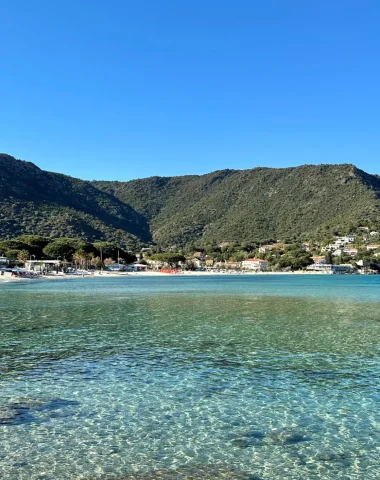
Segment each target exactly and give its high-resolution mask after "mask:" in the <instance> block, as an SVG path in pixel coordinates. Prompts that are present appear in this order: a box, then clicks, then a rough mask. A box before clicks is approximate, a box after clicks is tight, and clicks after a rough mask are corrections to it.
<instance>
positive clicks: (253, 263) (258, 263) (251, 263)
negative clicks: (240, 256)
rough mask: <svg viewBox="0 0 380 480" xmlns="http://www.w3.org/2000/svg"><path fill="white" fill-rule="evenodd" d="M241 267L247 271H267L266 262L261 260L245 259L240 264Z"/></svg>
mask: <svg viewBox="0 0 380 480" xmlns="http://www.w3.org/2000/svg"><path fill="white" fill-rule="evenodd" d="M241 267H242V268H246V269H248V270H257V271H260V272H263V271H265V270H267V269H268V262H267V261H266V260H262V259H261V258H247V260H243V261H242V262H241Z"/></svg>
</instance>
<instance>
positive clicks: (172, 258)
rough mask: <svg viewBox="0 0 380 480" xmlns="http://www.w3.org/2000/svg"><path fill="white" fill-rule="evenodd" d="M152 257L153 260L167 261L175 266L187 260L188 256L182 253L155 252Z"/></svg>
mask: <svg viewBox="0 0 380 480" xmlns="http://www.w3.org/2000/svg"><path fill="white" fill-rule="evenodd" d="M150 258H151V260H157V261H159V262H165V263H168V264H169V265H172V266H175V265H177V264H178V263H179V262H184V261H185V260H186V257H185V256H184V255H182V254H180V253H155V254H153V255H152V256H151V257H150Z"/></svg>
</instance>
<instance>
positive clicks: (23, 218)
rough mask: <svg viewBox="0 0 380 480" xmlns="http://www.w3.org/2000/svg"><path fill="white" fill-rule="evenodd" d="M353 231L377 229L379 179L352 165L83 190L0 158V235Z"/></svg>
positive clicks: (248, 236) (176, 237)
mask: <svg viewBox="0 0 380 480" xmlns="http://www.w3.org/2000/svg"><path fill="white" fill-rule="evenodd" d="M360 224H368V225H369V226H371V227H372V228H377V229H380V177H379V176H377V175H369V174H367V173H365V172H363V171H361V170H359V169H357V168H356V167H354V166H353V165H304V166H301V167H296V168H283V169H271V168H255V169H252V170H239V171H238V170H222V171H217V172H213V173H210V174H207V175H201V176H198V175H193V176H183V177H150V178H146V179H141V180H133V181H129V182H117V181H115V182H100V181H96V182H86V181H82V180H78V179H75V178H71V177H68V176H65V175H61V174H56V173H50V172H46V171H43V170H40V169H39V168H38V167H36V166H35V165H34V164H32V163H28V162H24V161H20V160H16V159H14V158H13V157H11V156H9V155H0V237H9V236H15V235H19V234H22V233H36V234H42V235H49V236H54V237H57V236H80V237H85V238H88V239H89V240H93V239H96V238H107V239H112V240H116V239H119V240H123V241H130V242H133V241H135V240H141V241H143V242H147V241H150V240H151V239H152V238H153V240H154V241H155V242H157V243H159V244H160V245H162V246H171V245H178V246H182V245H185V244H186V243H189V242H192V241H194V240H202V241H204V242H207V243H220V242H222V241H237V242H243V241H245V242H251V241H262V240H267V239H270V238H274V239H284V238H293V237H297V236H300V235H301V234H304V235H305V236H307V235H313V234H314V233H315V232H317V231H318V230H320V229H322V228H325V227H331V229H336V230H339V229H341V230H347V229H348V228H350V227H357V226H359V225H360Z"/></svg>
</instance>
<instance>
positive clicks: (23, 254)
mask: <svg viewBox="0 0 380 480" xmlns="http://www.w3.org/2000/svg"><path fill="white" fill-rule="evenodd" d="M29 258H30V254H29V252H28V250H19V252H18V254H17V260H20V261H21V262H26V261H27V260H29Z"/></svg>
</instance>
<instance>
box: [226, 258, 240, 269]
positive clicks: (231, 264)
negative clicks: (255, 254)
mask: <svg viewBox="0 0 380 480" xmlns="http://www.w3.org/2000/svg"><path fill="white" fill-rule="evenodd" d="M226 267H227V268H240V267H241V263H240V262H233V261H231V260H229V261H228V262H226Z"/></svg>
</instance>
